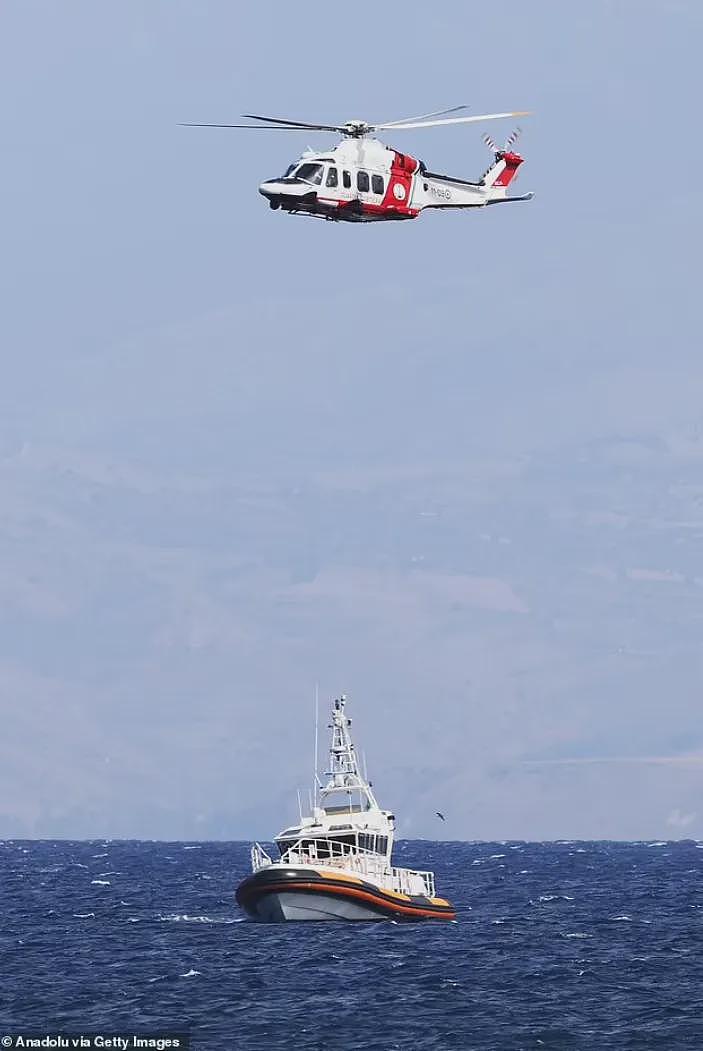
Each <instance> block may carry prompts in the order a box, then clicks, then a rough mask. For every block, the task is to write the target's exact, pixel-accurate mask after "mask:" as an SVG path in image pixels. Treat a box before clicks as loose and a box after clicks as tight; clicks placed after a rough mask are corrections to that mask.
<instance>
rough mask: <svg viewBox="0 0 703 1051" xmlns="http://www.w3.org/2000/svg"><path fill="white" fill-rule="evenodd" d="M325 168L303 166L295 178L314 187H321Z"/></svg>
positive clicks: (310, 165)
mask: <svg viewBox="0 0 703 1051" xmlns="http://www.w3.org/2000/svg"><path fill="white" fill-rule="evenodd" d="M322 172H323V168H322V165H321V164H301V165H300V167H299V168H298V170H297V172H296V173H295V176H296V178H297V179H302V180H303V181H304V182H310V183H312V184H313V186H319V185H320V184H321V182H322Z"/></svg>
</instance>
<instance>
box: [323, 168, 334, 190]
mask: <svg viewBox="0 0 703 1051" xmlns="http://www.w3.org/2000/svg"><path fill="white" fill-rule="evenodd" d="M325 185H326V186H336V185H337V169H336V168H335V167H334V166H332V167H330V169H329V170H328V172H327V182H326V183H325Z"/></svg>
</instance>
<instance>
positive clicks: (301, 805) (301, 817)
mask: <svg viewBox="0 0 703 1051" xmlns="http://www.w3.org/2000/svg"><path fill="white" fill-rule="evenodd" d="M296 792H297V793H298V814H299V815H300V824H301V825H302V823H303V804H302V803H301V802H300V789H299V788H297V789H296Z"/></svg>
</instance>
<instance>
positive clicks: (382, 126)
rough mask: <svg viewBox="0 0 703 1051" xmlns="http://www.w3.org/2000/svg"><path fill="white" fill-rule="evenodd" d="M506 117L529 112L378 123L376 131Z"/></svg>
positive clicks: (521, 115)
mask: <svg viewBox="0 0 703 1051" xmlns="http://www.w3.org/2000/svg"><path fill="white" fill-rule="evenodd" d="M504 117H529V113H528V112H526V111H522V112H519V113H482V114H481V115H480V116H478V117H450V118H449V119H448V120H421V121H413V122H412V123H410V124H376V125H374V130H375V131H384V130H385V129H386V128H392V130H393V131H405V129H406V128H437V127H439V126H440V125H441V124H475V123H477V121H481V120H502V119H503V118H504Z"/></svg>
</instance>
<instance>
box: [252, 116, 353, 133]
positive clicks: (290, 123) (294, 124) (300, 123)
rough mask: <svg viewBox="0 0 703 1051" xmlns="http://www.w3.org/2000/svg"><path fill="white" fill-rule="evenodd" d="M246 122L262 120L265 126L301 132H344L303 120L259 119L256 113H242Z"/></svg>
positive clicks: (338, 128) (333, 126)
mask: <svg viewBox="0 0 703 1051" xmlns="http://www.w3.org/2000/svg"><path fill="white" fill-rule="evenodd" d="M242 116H243V117H246V118H247V119H248V120H263V121H265V122H266V123H267V124H282V125H285V126H286V127H287V128H300V129H301V130H303V131H339V132H342V131H344V128H342V127H340V126H339V124H308V122H307V121H304V120H285V119H284V118H282V117H260V116H259V115H258V114H257V113H242Z"/></svg>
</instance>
